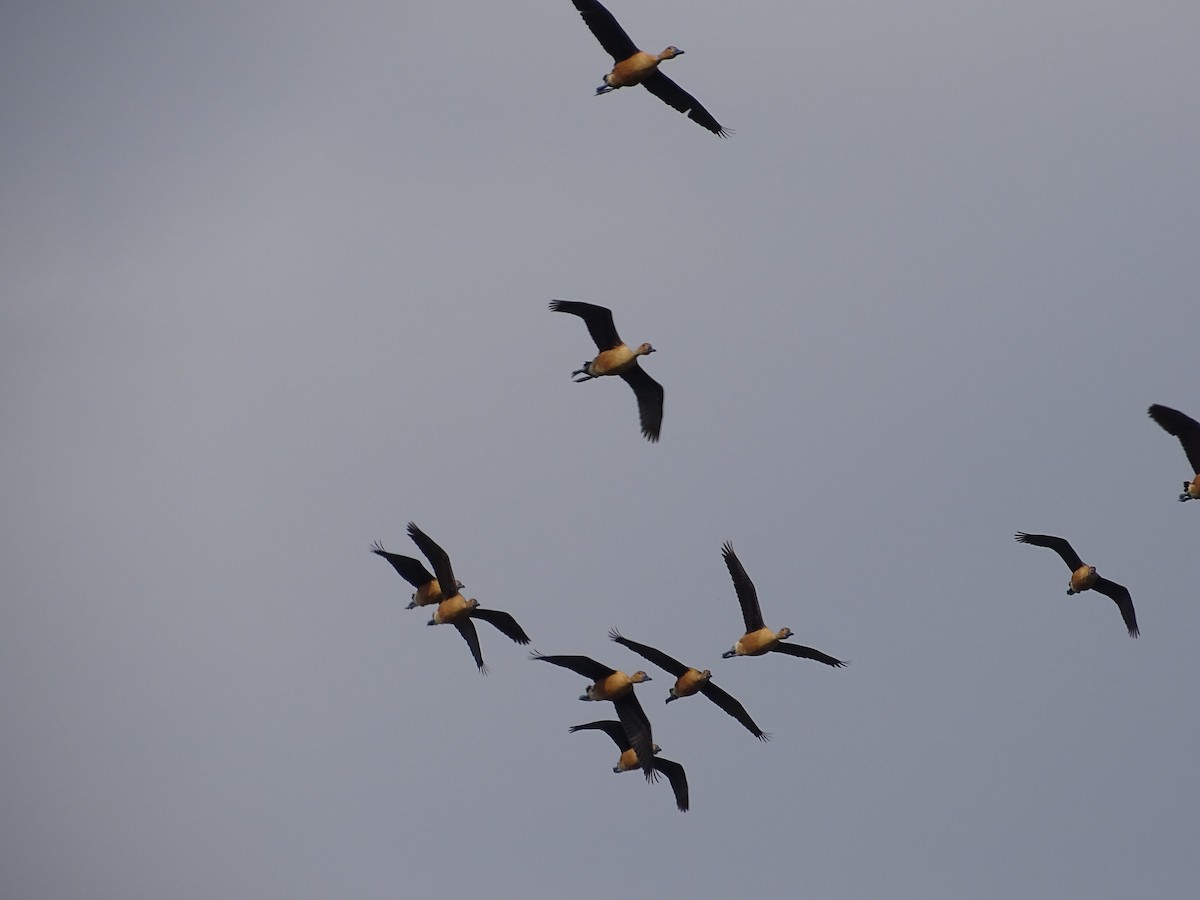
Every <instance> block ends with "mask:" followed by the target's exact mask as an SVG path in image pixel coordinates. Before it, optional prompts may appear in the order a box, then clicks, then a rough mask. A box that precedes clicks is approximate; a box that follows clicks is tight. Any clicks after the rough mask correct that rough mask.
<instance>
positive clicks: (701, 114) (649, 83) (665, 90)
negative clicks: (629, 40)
mask: <svg viewBox="0 0 1200 900" xmlns="http://www.w3.org/2000/svg"><path fill="white" fill-rule="evenodd" d="M642 86H643V87H645V89H646V90H648V91H649V92H650V93H652V94H653V95H654V96H655V97H657V98H658V99H659V100H661V101H663V103H665V104H667V106H672V107H674V108H675V109H677V110H679V111H680V112H681V113H687V117H688V118H689V119H691V120H692V121H693V122H695V123H696V124H697V125H699V126H701V127H702V128H707V129H708V130H709V131H711V132H712V133H713V134H715V135H716V136H717V137H729V129H728V128H722V127H721V123H720V122H718V121H717V120H716V119H714V118H713V117H712V113H710V112H709V111H708V110H707V109H705V108H704V107H703V106H701V105H700V104H699V103H698V102H697V101H696V98H695V97H693V96H692V95H691V94H689V93H688V92H687V91H685V90H684V89H683V88H681V87H680V86H679V85H677V84H676V83H675V82H673V81H672V80H671V79H670V78H668V77H667V76H666V75H664V74H663V73H662V72H661V71H658V70H655V72H654V74H653V75H649V76H647V78H646V79H645V80H644V81H643V82H642Z"/></svg>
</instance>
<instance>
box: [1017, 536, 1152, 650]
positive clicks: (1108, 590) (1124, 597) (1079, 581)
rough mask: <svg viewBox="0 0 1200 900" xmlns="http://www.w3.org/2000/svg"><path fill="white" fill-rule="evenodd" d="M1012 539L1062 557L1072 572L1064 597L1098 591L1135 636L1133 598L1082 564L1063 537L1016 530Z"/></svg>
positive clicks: (1121, 588) (1135, 621)
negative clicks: (1119, 614)
mask: <svg viewBox="0 0 1200 900" xmlns="http://www.w3.org/2000/svg"><path fill="white" fill-rule="evenodd" d="M1014 537H1016V539H1017V541H1018V542H1019V543H1022V544H1033V546H1035V547H1049V548H1050V549H1051V550H1053V551H1054V552H1055V553H1057V554H1058V555H1059V556H1061V557H1062V558H1063V562H1065V563H1066V564H1067V568H1068V569H1070V570H1071V580H1070V582H1068V584H1067V595H1068V596H1069V595H1071V594H1082V593H1083V592H1084V591H1088V590H1093V591H1099V592H1100V593H1101V594H1104V596H1106V597H1108V598H1110V599H1111V600H1112V601H1113V602H1115V603H1116V604H1117V609H1119V610H1121V618H1122V619H1124V620H1125V627H1126V628H1127V629H1128V630H1129V636H1130V637H1137V636H1138V634H1139V632H1138V624H1137V615H1136V614H1135V613H1134V611H1133V598H1132V597H1130V596H1129V590H1128V589H1127V588H1125V587H1123V586H1122V585H1119V584H1117V583H1116V582H1115V581H1109V580H1108V579H1107V578H1101V577H1100V576H1099V575H1097V574H1096V567H1095V566H1088V565H1084V562H1083V560H1082V559H1080V558H1079V554H1078V553H1076V552H1075V551H1074V550H1073V549H1072V548H1071V545H1070V544H1069V543H1067V541H1066V540H1065V539H1064V538H1060V537H1054V536H1053V535H1049V534H1026V533H1025V532H1023V531H1018V532H1017V533H1016V535H1014Z"/></svg>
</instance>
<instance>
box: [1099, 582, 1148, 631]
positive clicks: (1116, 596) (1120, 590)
mask: <svg viewBox="0 0 1200 900" xmlns="http://www.w3.org/2000/svg"><path fill="white" fill-rule="evenodd" d="M1092 590H1093V591H1099V592H1100V593H1101V594H1103V595H1104V596H1106V597H1110V598H1112V600H1113V601H1114V602H1115V603H1116V604H1117V609H1119V610H1121V618H1122V619H1124V620H1125V627H1126V628H1127V629H1128V630H1129V636H1130V637H1137V636H1138V635H1139V634H1141V632H1140V631H1138V623H1137V614H1136V613H1135V612H1134V611H1133V598H1132V597H1130V596H1129V589H1128V588H1126V587H1125V586H1124V585H1120V584H1117V583H1116V582H1115V581H1109V580H1108V579H1107V578H1102V577H1099V576H1097V578H1096V581H1095V582H1094V583H1093V584H1092Z"/></svg>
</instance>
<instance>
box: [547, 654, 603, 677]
mask: <svg viewBox="0 0 1200 900" xmlns="http://www.w3.org/2000/svg"><path fill="white" fill-rule="evenodd" d="M529 656H530V659H540V660H541V661H542V662H548V663H550V664H552V665H555V666H562V667H563V668H564V669H570V670H571V671H572V672H576V673H578V674H580V675H582V676H583V677H584V678H590V679H592V681H599V680H600V679H602V678H607V677H608V676H609V675H611V674H612V673H613V672H615V671H616V669H610V668H609V667H608V666H606V665H603V664H602V663H598V662H596V661H595V660H594V659H592V658H591V657H588V656H569V655H568V656H542V655H541V654H540V653H531V654H530V655H529Z"/></svg>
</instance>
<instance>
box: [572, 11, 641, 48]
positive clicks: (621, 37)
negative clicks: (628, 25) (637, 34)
mask: <svg viewBox="0 0 1200 900" xmlns="http://www.w3.org/2000/svg"><path fill="white" fill-rule="evenodd" d="M573 2H574V3H575V8H576V9H577V10H579V14H580V15H581V16H583V21H584V22H585V23H586V24H587V27H588V28H590V29H591V30H592V34H594V35H595V36H596V40H598V41H599V42H600V46H601V47H603V48H604V49H605V50H606V51H607V52H608V53H609V54H611V56H612V58H613V60H614V61H616V62H620V61H621V60H623V59H629V57H631V56H633V54H635V53H637V52H638V48H637V45H635V44H634V43H633V41H631V40H630V39H629V35H627V34H626V33H625V29H624V28H622V27H621V26H620V25H619V24H618V23H617V20H616V19H615V18H614V17H613V14H612V13H610V12H609V11H608V10H607V9H605V8H604V7H603V6H601V5H600V4H599V3H597V2H596V0H573Z"/></svg>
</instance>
